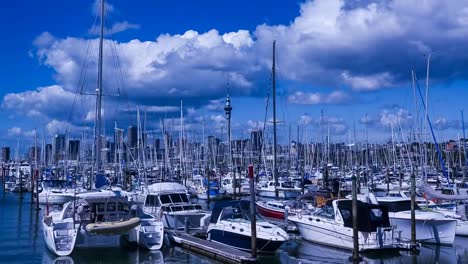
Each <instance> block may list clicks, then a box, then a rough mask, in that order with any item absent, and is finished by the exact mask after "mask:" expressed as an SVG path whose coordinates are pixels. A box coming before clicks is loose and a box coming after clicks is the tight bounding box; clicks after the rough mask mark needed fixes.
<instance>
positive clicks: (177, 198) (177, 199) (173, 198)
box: [171, 194, 182, 203]
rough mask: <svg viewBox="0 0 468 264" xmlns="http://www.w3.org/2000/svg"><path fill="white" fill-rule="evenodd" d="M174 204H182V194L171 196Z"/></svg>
mask: <svg viewBox="0 0 468 264" xmlns="http://www.w3.org/2000/svg"><path fill="white" fill-rule="evenodd" d="M171 200H172V203H181V202H182V198H180V194H171Z"/></svg>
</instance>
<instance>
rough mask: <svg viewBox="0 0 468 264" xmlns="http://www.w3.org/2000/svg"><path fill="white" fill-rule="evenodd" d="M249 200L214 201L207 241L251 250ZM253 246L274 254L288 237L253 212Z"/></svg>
mask: <svg viewBox="0 0 468 264" xmlns="http://www.w3.org/2000/svg"><path fill="white" fill-rule="evenodd" d="M249 209H250V202H249V201H245V200H240V201H222V202H217V203H216V204H215V206H214V209H213V213H212V215H211V219H210V224H209V226H208V231H207V236H208V238H207V239H208V240H210V241H213V242H217V243H219V244H221V245H225V246H229V247H233V248H236V249H239V250H244V251H251V248H252V247H251V246H252V244H251V241H252V234H251V221H250V216H249V212H250V211H249ZM256 217H257V223H256V227H257V228H256V233H257V249H258V251H259V252H263V253H274V252H275V251H276V250H277V249H278V248H279V247H280V246H281V245H283V244H284V243H285V242H286V241H288V240H289V235H288V234H287V233H286V232H285V231H284V230H283V229H281V228H280V227H278V226H276V225H273V224H271V223H269V222H267V221H265V220H264V219H263V218H262V217H261V216H259V215H257V216H256Z"/></svg>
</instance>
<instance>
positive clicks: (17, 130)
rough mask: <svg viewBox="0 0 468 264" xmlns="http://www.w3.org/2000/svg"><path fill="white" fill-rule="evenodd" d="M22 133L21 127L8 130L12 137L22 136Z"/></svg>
mask: <svg viewBox="0 0 468 264" xmlns="http://www.w3.org/2000/svg"><path fill="white" fill-rule="evenodd" d="M21 132H22V129H21V127H16V126H15V127H11V128H9V129H8V135H9V136H11V137H15V136H20V135H21Z"/></svg>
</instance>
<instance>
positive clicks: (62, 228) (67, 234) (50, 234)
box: [42, 218, 77, 257]
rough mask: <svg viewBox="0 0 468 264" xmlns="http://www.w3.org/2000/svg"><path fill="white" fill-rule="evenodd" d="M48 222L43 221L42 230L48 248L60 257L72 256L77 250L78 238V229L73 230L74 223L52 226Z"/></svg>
mask: <svg viewBox="0 0 468 264" xmlns="http://www.w3.org/2000/svg"><path fill="white" fill-rule="evenodd" d="M50 219H51V218H49V220H50ZM46 222H48V221H47V220H45V221H43V223H42V229H43V232H44V240H45V242H46V245H47V248H48V249H49V250H50V251H51V252H52V253H54V254H55V255H57V256H59V257H62V256H68V255H70V254H71V253H72V251H73V249H74V248H75V242H76V237H77V229H74V228H73V223H66V222H65V223H61V224H58V225H51V224H47V223H46ZM49 223H50V222H49Z"/></svg>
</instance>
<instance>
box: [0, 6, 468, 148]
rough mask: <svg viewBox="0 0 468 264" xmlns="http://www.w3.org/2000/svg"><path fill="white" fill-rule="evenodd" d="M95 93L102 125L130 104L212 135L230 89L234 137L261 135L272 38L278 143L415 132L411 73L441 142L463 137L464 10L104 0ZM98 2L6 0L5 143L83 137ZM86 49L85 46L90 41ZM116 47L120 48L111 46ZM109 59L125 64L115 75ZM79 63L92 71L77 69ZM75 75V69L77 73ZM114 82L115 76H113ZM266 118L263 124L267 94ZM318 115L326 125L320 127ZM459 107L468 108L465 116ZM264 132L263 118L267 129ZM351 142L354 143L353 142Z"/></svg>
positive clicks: (129, 114) (0, 18)
mask: <svg viewBox="0 0 468 264" xmlns="http://www.w3.org/2000/svg"><path fill="white" fill-rule="evenodd" d="M108 4H109V6H108V8H107V13H106V18H107V19H106V26H107V28H108V30H107V32H108V33H109V32H112V34H111V35H112V36H110V35H109V34H107V35H106V42H105V59H104V67H105V70H104V89H105V91H107V92H108V93H109V94H117V93H120V94H123V95H124V96H121V97H118V98H117V97H106V98H105V109H104V113H105V118H106V125H105V127H106V131H107V132H108V133H110V132H109V131H111V130H112V127H113V126H114V122H117V124H118V125H119V126H120V127H127V126H128V125H130V124H134V123H136V114H135V111H136V106H137V105H140V108H141V109H142V112H146V113H147V128H148V130H154V131H156V134H157V133H160V132H157V131H158V130H160V127H161V126H160V123H161V120H163V119H164V118H165V117H166V118H173V120H175V121H166V122H167V123H170V124H172V123H174V124H176V125H174V128H173V130H174V131H177V130H178V129H179V126H178V125H177V124H179V123H180V120H179V115H180V114H179V113H180V110H179V106H180V101H181V100H182V101H183V105H184V108H183V109H184V110H183V112H184V126H185V130H186V131H187V133H188V136H189V137H193V138H198V137H200V135H201V133H200V131H201V130H202V126H203V125H202V124H203V122H204V123H205V127H206V133H207V134H209V133H215V134H218V135H219V134H221V130H222V129H224V128H225V120H224V113H223V110H222V107H223V104H224V97H225V94H226V91H227V87H228V86H229V88H230V91H231V96H232V104H233V108H234V110H233V121H232V122H233V131H234V137H240V136H241V135H246V134H247V133H248V131H249V130H251V129H255V128H257V126H259V127H263V122H264V120H265V106H266V96H267V94H268V93H269V88H270V71H271V49H272V47H271V45H272V41H273V40H274V39H275V40H276V41H277V68H278V69H277V87H278V117H279V119H281V125H280V130H281V131H282V135H283V139H285V138H286V137H287V135H286V134H287V131H288V127H289V126H291V127H292V128H293V129H292V130H293V131H296V129H297V128H296V127H297V126H300V127H301V131H302V132H301V133H302V136H301V137H302V138H301V140H309V141H310V140H316V139H318V138H320V136H319V133H318V131H321V128H320V124H321V123H322V124H323V126H324V130H325V131H327V132H328V131H329V133H330V137H331V139H332V140H333V141H345V142H352V141H355V140H363V138H364V126H365V125H364V124H365V123H366V122H365V120H366V119H365V116H366V115H367V128H368V134H369V138H370V140H371V141H377V142H381V141H386V140H388V139H389V138H391V132H392V128H393V130H394V133H395V134H396V138H398V139H402V138H403V137H407V136H408V135H409V133H410V132H411V131H412V130H413V129H417V128H416V126H417V124H418V123H421V122H417V120H416V118H417V116H421V113H422V112H423V111H422V108H421V101H420V100H419V98H418V100H417V103H418V105H419V107H418V108H416V107H415V98H414V96H413V89H412V83H411V70H414V71H415V73H416V74H417V76H418V78H419V79H420V80H419V83H420V86H421V88H422V89H424V88H425V77H426V61H427V57H428V55H429V54H431V68H430V82H429V84H430V87H429V114H430V118H431V120H432V122H433V124H434V127H435V128H436V134H437V136H438V138H439V139H440V140H446V139H449V138H452V139H456V138H457V137H458V135H461V134H462V129H461V117H460V110H461V109H464V108H465V105H466V100H465V98H467V95H468V94H467V93H468V90H467V89H466V85H467V82H466V79H467V77H468V67H467V66H466V65H468V64H466V63H465V61H466V60H467V59H468V54H467V53H466V52H465V50H466V47H467V46H468V38H467V37H466V36H468V34H467V33H468V2H467V1H424V2H421V1H417V0H411V1H409V0H385V1H369V0H351V1H346V2H345V1H340V0H315V1H280V0H276V1H264V0H258V1H246V0H245V1H244V0H241V1H214V0H204V1H188V0H185V1H182V0H176V1H141V2H139V3H138V5H137V4H135V3H133V2H130V1H123V0H114V1H108ZM96 5H97V2H95V1H91V0H90V1H75V2H73V3H72V2H70V1H55V0H45V1H31V2H30V3H28V4H27V7H25V6H24V4H21V3H19V2H17V1H9V2H8V3H5V4H4V5H3V6H2V9H1V11H0V12H1V15H0V22H1V23H2V25H4V27H3V28H2V33H3V39H4V41H2V42H0V50H1V51H2V60H3V64H2V66H0V76H2V78H0V88H1V89H0V99H1V105H0V107H1V108H0V109H1V111H2V115H0V145H12V144H13V143H12V142H16V140H17V139H20V140H21V141H22V142H26V143H25V144H29V142H31V138H32V134H33V133H32V131H33V129H35V128H37V129H38V130H39V131H40V132H41V133H42V131H44V134H45V137H46V138H49V137H50V136H52V135H54V134H55V133H57V132H63V131H65V130H67V131H70V133H71V134H74V135H79V134H80V133H81V132H83V131H90V130H89V129H90V127H92V119H93V115H92V112H93V107H94V104H93V103H94V98H93V97H91V96H76V95H75V94H76V92H77V91H79V90H80V89H81V90H82V91H83V92H84V93H90V92H92V91H93V90H94V89H95V83H96V81H95V78H96V67H95V66H96V52H97V35H96V34H94V33H93V30H92V28H93V26H94V27H95V26H96V24H93V23H94V22H95V18H96ZM88 46H89V47H90V51H89V52H86V50H87V47H88ZM113 51H115V52H113ZM116 57H118V63H119V64H120V66H121V67H120V68H118V67H116V65H117V63H116V59H115V58H116ZM83 65H87V67H83ZM81 72H82V73H83V74H80V73H81ZM120 78H121V79H120ZM269 102H270V105H269V112H268V114H267V119H271V116H272V115H271V98H270V100H269ZM321 111H323V116H324V118H323V119H324V122H321V121H320V120H321ZM467 111H468V110H467ZM267 129H269V131H270V130H271V123H267ZM354 135H356V139H354Z"/></svg>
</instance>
